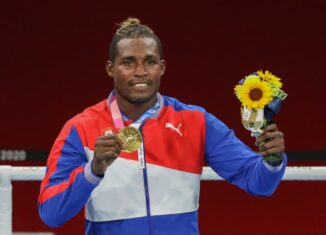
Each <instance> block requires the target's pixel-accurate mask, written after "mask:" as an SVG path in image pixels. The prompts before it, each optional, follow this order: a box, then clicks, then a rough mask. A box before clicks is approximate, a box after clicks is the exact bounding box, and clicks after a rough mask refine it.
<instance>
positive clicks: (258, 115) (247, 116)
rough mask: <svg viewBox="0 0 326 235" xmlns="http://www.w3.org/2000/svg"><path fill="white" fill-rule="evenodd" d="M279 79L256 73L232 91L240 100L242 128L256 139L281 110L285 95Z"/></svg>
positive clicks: (259, 72)
mask: <svg viewBox="0 0 326 235" xmlns="http://www.w3.org/2000/svg"><path fill="white" fill-rule="evenodd" d="M281 88H282V83H281V79H280V78H278V77H276V76H275V75H273V74H272V73H270V72H268V71H266V72H265V73H264V72H263V71H261V70H260V71H257V72H255V73H252V74H250V75H248V76H246V77H245V78H244V79H242V80H240V82H239V84H238V85H236V86H235V88H234V91H235V94H236V96H237V98H238V99H239V100H240V102H241V104H242V107H241V119H242V124H243V126H244V127H245V128H246V129H247V130H249V131H251V136H254V137H258V136H259V135H260V134H261V133H262V132H263V130H264V128H265V127H267V126H268V125H269V124H270V123H272V122H273V120H272V119H273V117H274V115H275V114H277V113H278V112H279V110H280V108H281V104H282V101H283V100H284V99H285V98H286V97H287V94H286V93H285V92H284V91H283V90H281Z"/></svg>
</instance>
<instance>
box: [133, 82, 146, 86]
mask: <svg viewBox="0 0 326 235" xmlns="http://www.w3.org/2000/svg"><path fill="white" fill-rule="evenodd" d="M134 86H135V87H145V86H147V84H146V83H137V84H135V85H134Z"/></svg>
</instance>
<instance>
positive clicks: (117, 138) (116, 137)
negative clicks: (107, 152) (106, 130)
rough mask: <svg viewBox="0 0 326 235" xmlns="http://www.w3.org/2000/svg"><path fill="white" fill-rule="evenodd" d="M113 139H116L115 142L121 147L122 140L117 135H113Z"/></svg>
mask: <svg viewBox="0 0 326 235" xmlns="http://www.w3.org/2000/svg"><path fill="white" fill-rule="evenodd" d="M115 140H116V142H117V143H118V145H119V147H120V148H121V147H122V145H123V142H122V140H121V139H120V138H119V137H118V136H115Z"/></svg>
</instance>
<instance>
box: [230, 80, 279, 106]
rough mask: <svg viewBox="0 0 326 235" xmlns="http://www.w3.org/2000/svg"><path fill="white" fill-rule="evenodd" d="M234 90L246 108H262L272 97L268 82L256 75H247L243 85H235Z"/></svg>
mask: <svg viewBox="0 0 326 235" xmlns="http://www.w3.org/2000/svg"><path fill="white" fill-rule="evenodd" d="M235 91H236V92H238V95H237V96H238V97H240V101H241V103H242V105H243V106H245V107H247V108H248V109H263V108H264V107H265V105H266V104H268V103H269V102H270V101H272V99H273V96H272V89H271V87H270V86H269V84H268V83H267V82H266V81H262V80H260V78H259V77H258V76H256V75H249V76H247V77H246V79H245V81H244V83H243V85H242V86H241V87H236V88H235Z"/></svg>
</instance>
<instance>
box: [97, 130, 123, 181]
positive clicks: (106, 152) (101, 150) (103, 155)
mask: <svg viewBox="0 0 326 235" xmlns="http://www.w3.org/2000/svg"><path fill="white" fill-rule="evenodd" d="M121 148H122V142H121V140H120V139H119V138H118V137H117V136H116V135H115V134H107V135H104V136H100V137H98V138H97V139H96V142H95V150H94V158H93V164H92V171H93V173H95V174H96V175H99V176H102V175H104V173H105V171H106V168H108V166H110V165H111V164H112V163H113V162H114V160H115V159H117V157H118V156H119V154H120V151H121Z"/></svg>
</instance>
